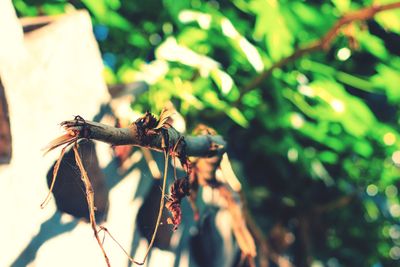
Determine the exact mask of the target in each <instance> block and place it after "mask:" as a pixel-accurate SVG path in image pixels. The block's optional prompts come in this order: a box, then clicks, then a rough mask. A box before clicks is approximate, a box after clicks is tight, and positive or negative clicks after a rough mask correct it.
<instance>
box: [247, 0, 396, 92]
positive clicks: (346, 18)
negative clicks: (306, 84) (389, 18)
mask: <svg viewBox="0 0 400 267" xmlns="http://www.w3.org/2000/svg"><path fill="white" fill-rule="evenodd" d="M397 8H400V2H395V3H390V4H383V5H372V6H369V7H365V8H362V9H360V10H357V11H353V12H349V13H347V14H345V15H343V16H342V17H341V18H340V19H339V20H338V21H337V22H336V23H335V24H334V25H333V26H332V27H331V28H330V30H329V31H328V32H327V33H326V34H325V35H324V36H322V37H321V38H320V39H318V40H317V41H314V42H312V43H310V44H308V45H306V46H304V47H303V48H299V49H297V50H296V51H294V52H293V54H291V55H290V56H288V57H286V58H283V59H281V60H279V61H278V62H276V63H274V64H273V65H272V66H271V67H270V68H269V69H266V70H264V71H263V72H262V73H260V74H259V75H258V76H256V77H255V78H254V79H253V80H251V81H250V82H249V83H248V84H247V85H246V86H245V87H244V88H243V90H242V95H243V94H244V93H246V92H248V91H250V90H252V89H254V88H256V87H257V86H259V85H260V84H261V83H262V82H263V81H264V80H265V79H266V78H268V77H269V76H270V75H271V74H272V72H273V71H274V70H275V69H278V68H281V67H283V66H284V65H286V64H287V63H289V62H291V61H294V60H296V59H297V58H300V57H302V56H303V55H305V54H309V53H311V52H315V51H318V50H326V49H328V48H329V46H330V45H331V43H332V42H333V40H335V38H336V37H337V35H338V34H339V30H340V29H341V28H342V27H343V26H345V25H347V24H349V23H352V22H355V21H362V20H368V19H370V18H372V17H374V16H375V15H376V14H377V13H379V12H382V11H387V10H391V9H397Z"/></svg>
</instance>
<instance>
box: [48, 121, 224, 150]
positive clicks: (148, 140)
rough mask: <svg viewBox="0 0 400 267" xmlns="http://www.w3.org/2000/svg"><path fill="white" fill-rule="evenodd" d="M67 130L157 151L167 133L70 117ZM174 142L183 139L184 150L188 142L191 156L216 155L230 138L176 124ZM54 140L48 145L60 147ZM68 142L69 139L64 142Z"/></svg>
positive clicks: (72, 134)
mask: <svg viewBox="0 0 400 267" xmlns="http://www.w3.org/2000/svg"><path fill="white" fill-rule="evenodd" d="M61 125H62V126H63V127H64V129H65V130H66V131H67V136H66V137H65V138H75V139H76V138H77V136H78V138H86V139H92V140H97V141H101V142H105V143H109V144H111V145H114V146H118V145H133V146H139V147H146V148H150V149H152V150H156V151H163V136H162V133H161V132H156V133H154V134H151V135H149V134H146V135H143V134H141V133H140V129H138V128H139V127H138V126H137V124H135V123H132V124H131V125H130V126H129V127H126V128H116V127H113V126H109V125H106V124H102V123H98V122H93V121H85V120H81V119H79V120H77V119H75V120H69V121H64V122H62V123H61ZM166 130H167V131H168V132H167V134H168V138H169V143H170V146H173V145H174V144H177V143H178V142H179V140H181V139H183V140H184V141H185V142H180V144H179V145H178V148H177V151H176V152H178V153H179V152H180V151H182V149H183V146H185V148H184V149H185V152H186V155H187V156H194V157H209V156H213V155H220V154H221V155H222V154H223V152H225V146H226V142H225V141H224V139H223V138H222V137H221V136H220V135H202V136H184V135H182V134H181V133H179V132H178V131H176V130H175V129H174V128H173V127H170V128H168V129H166ZM59 142H60V141H58V142H57V143H53V142H52V143H50V144H49V146H48V147H47V148H46V149H49V150H52V149H53V148H55V147H57V146H58V145H57V144H58V143H59ZM64 143H65V142H64ZM64 143H63V144H64Z"/></svg>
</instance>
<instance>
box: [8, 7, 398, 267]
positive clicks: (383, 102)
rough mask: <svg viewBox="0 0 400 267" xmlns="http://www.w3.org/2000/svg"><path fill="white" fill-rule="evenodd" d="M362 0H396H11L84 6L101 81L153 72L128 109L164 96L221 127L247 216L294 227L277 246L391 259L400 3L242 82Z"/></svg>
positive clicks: (323, 255)
mask: <svg viewBox="0 0 400 267" xmlns="http://www.w3.org/2000/svg"><path fill="white" fill-rule="evenodd" d="M372 2H374V3H388V2H393V1H388V0H385V1H383V0H380V1H370V0H364V1H362V0H358V1H350V0H332V1H318V0H314V1H300V0H293V1H288V0H281V1H278V0H249V1H246V0H232V1H200V0H180V1H172V0H163V1H162V0H147V1H133V0H131V1H120V0H82V1H73V0H71V1H65V0H58V1H57V0H53V1H52V0H29V1H28V0H14V4H15V7H16V9H17V12H18V13H19V15H21V16H37V15H43V14H57V13H63V12H66V11H68V10H72V9H80V8H86V9H88V10H89V12H90V14H91V15H92V18H93V23H94V33H95V35H96V38H97V39H98V42H99V44H100V48H101V50H102V54H103V59H104V63H105V66H106V70H105V77H106V80H107V82H108V83H110V84H116V83H130V82H134V81H139V80H140V81H145V82H147V83H148V84H149V85H150V89H149V90H148V91H147V92H146V93H144V94H143V95H141V96H140V97H139V98H138V99H137V100H136V101H135V102H134V103H133V104H132V108H133V109H135V110H138V111H143V110H146V109H151V110H153V111H155V112H157V111H159V110H160V109H161V108H162V107H163V105H164V104H165V102H166V101H168V100H172V102H173V103H174V104H175V105H176V107H177V109H178V110H179V111H180V112H181V113H182V114H183V115H184V116H185V118H186V120H187V123H188V127H189V128H193V127H194V126H195V125H196V124H197V123H199V122H203V123H207V124H209V125H211V126H213V127H215V128H216V129H217V130H218V131H219V132H220V133H221V134H223V135H224V136H225V137H226V139H228V141H229V144H230V153H231V154H232V157H233V158H234V162H235V163H236V164H235V166H237V167H238V168H237V169H238V171H239V170H242V175H241V176H242V177H247V178H246V179H243V181H242V182H243V184H244V187H245V192H246V194H247V196H248V207H249V209H250V211H251V213H252V215H253V217H254V218H255V220H256V221H257V223H258V224H259V225H260V227H261V229H263V230H264V234H265V235H266V236H268V232H269V230H270V229H271V228H272V227H273V226H274V225H276V224H277V223H280V224H283V225H284V226H285V227H286V228H287V229H288V230H289V231H290V232H292V233H293V234H294V236H295V241H294V244H293V245H291V246H290V247H289V248H288V249H287V250H284V251H278V252H281V253H284V254H287V255H289V256H290V257H291V259H292V261H293V262H294V263H295V264H296V265H297V266H306V265H308V264H310V262H312V263H313V264H314V266H321V265H325V266H398V265H397V264H398V262H399V259H400V224H399V219H400V203H399V197H398V188H399V185H400V179H399V175H400V172H399V166H400V135H399V111H398V108H399V106H400V57H399V55H400V35H399V34H400V10H391V11H387V12H384V13H380V14H379V15H378V16H376V17H375V19H373V20H369V21H361V22H360V21H359V22H356V23H353V24H351V26H349V27H346V28H344V30H342V31H341V32H339V34H338V38H337V39H336V40H335V41H334V42H333V43H332V46H331V48H330V49H329V50H327V51H321V52H314V53H310V54H307V55H305V56H303V57H301V58H299V59H297V60H295V61H293V62H290V63H288V64H286V65H284V66H283V67H282V68H280V69H276V70H275V71H274V72H273V73H272V75H271V76H270V77H268V78H267V79H265V80H264V81H263V82H262V83H261V85H260V86H258V87H257V88H254V89H252V90H250V91H244V90H243V88H245V87H246V86H247V85H248V83H249V82H250V81H251V80H252V79H253V78H254V77H257V76H258V75H259V74H260V73H261V71H262V70H265V69H268V68H269V67H271V65H272V64H273V63H274V62H277V61H278V60H280V59H282V58H284V57H286V56H288V55H290V54H291V53H293V52H294V51H295V50H296V49H297V48H298V47H301V46H304V45H307V44H309V43H310V42H312V41H315V40H317V39H318V38H320V37H321V36H323V34H324V33H326V32H327V31H328V30H329V29H330V27H331V26H332V25H333V24H334V23H335V21H337V20H338V18H339V17H340V16H341V15H342V14H345V13H346V12H349V11H351V10H357V9H359V8H362V7H365V6H369V5H370V4H371V3H372ZM304 225H306V226H307V227H305V226H304ZM277 250H278V249H277ZM310 259H312V260H311V261H310Z"/></svg>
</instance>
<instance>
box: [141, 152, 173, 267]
mask: <svg viewBox="0 0 400 267" xmlns="http://www.w3.org/2000/svg"><path fill="white" fill-rule="evenodd" d="M164 159H165V165H164V178H163V185H162V190H161V199H160V209H159V211H158V217H157V221H156V225H155V227H154V232H153V236H152V237H151V241H150V244H149V246H148V248H147V250H146V253H145V254H144V258H143V260H142V262H141V263H137V262H136V261H134V263H136V264H138V265H143V264H144V263H145V262H146V259H147V256H148V255H149V252H150V249H151V248H152V247H153V244H154V240H155V239H156V236H157V232H158V226H159V225H160V221H161V217H162V213H163V209H164V195H165V187H166V184H167V172H168V148H166V149H165V151H164Z"/></svg>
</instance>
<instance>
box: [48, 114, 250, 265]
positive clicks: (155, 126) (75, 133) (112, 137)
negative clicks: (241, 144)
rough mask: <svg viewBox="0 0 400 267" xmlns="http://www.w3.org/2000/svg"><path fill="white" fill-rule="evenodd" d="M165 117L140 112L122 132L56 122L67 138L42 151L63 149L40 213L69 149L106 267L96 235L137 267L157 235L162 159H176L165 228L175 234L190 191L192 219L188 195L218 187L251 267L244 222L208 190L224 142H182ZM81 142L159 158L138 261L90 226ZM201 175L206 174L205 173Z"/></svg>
mask: <svg viewBox="0 0 400 267" xmlns="http://www.w3.org/2000/svg"><path fill="white" fill-rule="evenodd" d="M170 116H171V112H170V111H168V110H163V111H162V112H161V114H160V118H159V119H158V120H157V119H156V118H155V117H154V116H153V115H152V114H151V113H149V112H146V114H144V115H143V116H142V117H140V118H139V119H138V120H136V121H135V122H134V123H132V124H131V125H130V126H129V127H127V128H115V127H111V126H107V125H104V124H101V123H95V122H91V121H85V120H84V119H83V118H81V117H80V116H76V117H75V119H74V120H71V121H65V122H62V123H61V125H62V126H63V127H64V129H65V130H66V132H67V133H66V134H64V135H62V136H61V137H59V138H57V139H55V140H53V141H52V142H50V144H49V145H48V146H47V147H46V148H45V152H46V153H47V152H49V151H51V150H53V149H55V148H57V147H59V146H62V145H64V147H63V148H62V150H61V154H60V156H59V158H58V160H57V162H56V164H55V167H54V172H53V180H52V182H51V185H50V188H49V193H48V195H47V196H46V198H45V200H44V201H43V203H42V205H41V207H42V208H43V207H44V206H45V205H46V204H47V203H48V201H49V199H50V196H51V192H52V190H53V187H54V184H55V181H56V178H57V172H58V170H59V166H60V163H61V160H62V158H63V156H64V154H65V151H66V149H67V147H69V146H70V145H72V144H73V151H74V154H75V160H76V164H77V165H78V167H79V170H80V172H81V176H82V181H83V183H84V186H85V189H86V192H85V195H86V201H87V204H88V207H89V219H90V224H91V227H92V229H93V232H94V235H95V238H96V240H97V242H98V244H99V247H100V249H101V251H102V253H103V256H104V258H105V261H106V263H107V266H111V265H110V261H109V258H108V256H107V253H106V251H105V249H104V247H103V242H102V241H101V240H100V237H99V232H101V231H104V232H105V233H106V234H107V235H108V236H110V237H111V239H112V240H113V241H115V242H116V244H117V245H118V246H119V247H120V248H121V249H122V250H123V251H124V253H125V254H126V255H127V257H128V258H129V260H130V261H132V262H133V263H135V264H137V265H143V264H144V263H145V261H146V259H147V257H148V255H149V252H150V249H151V248H152V246H153V243H154V240H155V237H156V235H157V231H158V226H159V225H160V220H161V216H162V211H163V208H164V201H165V198H166V196H165V187H166V178H167V177H166V175H167V170H168V158H169V156H172V157H173V158H174V161H175V158H178V159H179V161H180V163H181V165H182V166H183V168H184V170H185V171H186V173H187V175H186V176H185V177H183V178H180V179H177V178H176V172H174V173H175V181H174V183H173V185H172V186H171V188H170V195H168V196H167V203H166V204H165V207H166V208H167V209H168V210H169V212H170V213H171V218H169V219H168V221H167V222H168V223H170V224H173V225H174V230H175V229H177V227H178V226H179V225H180V223H181V218H182V212H181V206H180V203H181V201H182V199H183V198H184V197H186V196H189V195H190V192H191V191H192V192H194V194H192V195H191V198H190V200H191V204H192V207H193V208H194V211H195V216H196V214H197V210H196V208H195V205H194V200H195V198H194V195H195V192H196V185H198V184H199V180H200V183H202V184H203V185H210V186H212V187H215V186H216V185H218V188H219V190H220V191H221V195H222V196H223V197H224V198H225V199H226V201H227V204H228V210H229V211H230V213H231V215H232V218H233V220H234V227H233V232H234V235H235V237H236V240H237V242H238V244H239V247H240V249H241V250H242V253H243V256H244V258H245V259H247V260H248V262H249V264H250V265H253V258H254V257H255V255H256V248H255V245H254V241H253V238H252V236H251V235H250V232H249V231H248V229H247V226H246V223H245V220H244V216H242V213H241V206H240V205H239V204H238V203H236V202H235V201H234V198H233V197H232V192H230V191H229V190H228V189H227V188H225V187H224V186H223V185H222V184H221V183H215V184H213V182H212V181H215V179H214V178H213V177H215V172H216V169H217V168H218V167H219V165H220V162H221V158H222V155H223V154H224V153H225V142H224V140H223V139H222V137H220V136H218V135H215V133H212V134H211V133H210V132H205V133H204V132H203V134H202V135H200V136H196V137H190V136H183V135H181V134H180V133H179V132H177V131H176V130H175V129H174V128H173V127H172V126H171V125H170V124H169V122H168V121H169V118H170ZM81 138H85V139H94V140H99V141H103V142H107V143H110V144H112V145H134V146H140V147H144V148H150V149H153V150H157V151H160V152H163V153H164V159H165V165H164V175H163V185H162V193H161V198H160V208H159V212H158V217H157V220H156V225H155V228H154V231H153V235H152V237H151V240H150V243H149V245H148V248H147V250H146V252H145V255H144V257H143V260H142V261H137V260H135V259H133V258H132V257H131V256H130V255H129V253H128V252H127V251H126V250H125V249H124V248H123V247H122V246H121V245H120V244H119V243H118V241H117V240H116V238H115V237H114V236H113V235H111V233H110V232H109V230H108V229H106V228H105V227H103V226H98V225H97V223H96V219H95V209H96V208H95V206H94V192H93V188H92V185H91V182H90V180H89V177H88V175H87V173H86V170H85V168H84V166H83V163H82V160H81V157H80V155H79V153H78V140H79V139H81ZM188 156H195V157H198V160H197V161H196V162H195V163H194V164H192V163H190V162H189V160H188ZM192 165H193V166H192ZM204 166H205V167H204ZM174 167H175V164H174ZM202 170H206V172H204V171H202ZM204 175H205V176H207V177H205V176H204ZM204 179H207V180H208V181H207V182H206V183H204Z"/></svg>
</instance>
